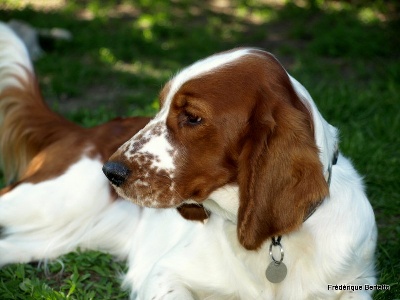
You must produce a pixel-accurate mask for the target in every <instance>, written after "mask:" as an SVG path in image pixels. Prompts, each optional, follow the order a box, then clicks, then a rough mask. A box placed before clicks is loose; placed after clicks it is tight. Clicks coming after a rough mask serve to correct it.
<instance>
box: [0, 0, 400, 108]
mask: <svg viewBox="0 0 400 300" xmlns="http://www.w3.org/2000/svg"><path fill="white" fill-rule="evenodd" d="M221 3H222V2H221ZM257 3H259V2H258V1H231V2H227V3H225V5H222V4H221V5H219V6H218V5H217V4H213V1H204V2H201V3H200V4H199V3H198V2H197V3H196V4H194V1H176V2H171V1H160V0H159V1H147V0H141V1H94V0H92V1H69V2H68V4H67V5H65V6H61V7H59V9H57V10H49V11H45V10H38V9H34V8H32V7H31V8H25V9H22V10H12V9H9V10H3V11H2V18H3V19H4V20H8V19H11V18H16V19H21V20H24V21H27V22H29V23H30V24H32V25H33V26H35V27H38V28H49V27H63V28H66V29H68V30H70V31H71V32H72V33H73V35H74V39H73V41H72V42H70V43H56V44H55V45H53V49H52V51H51V52H48V55H47V56H45V57H44V58H42V59H41V60H39V61H38V62H37V64H36V65H37V70H38V73H39V78H40V81H41V85H42V88H43V93H44V94H45V96H46V99H48V101H50V102H51V103H52V105H53V106H54V105H56V106H58V109H59V110H60V111H61V112H63V113H65V112H71V111H76V110H77V109H80V108H82V107H87V108H88V109H93V108H96V107H99V106H104V107H106V110H109V109H111V110H115V111H116V113H118V114H121V113H124V114H126V112H127V111H128V112H129V114H153V113H154V112H155V110H156V108H157V104H156V102H157V93H158V91H159V89H160V88H161V86H162V85H163V83H165V82H166V80H167V79H168V78H169V77H170V76H171V75H172V74H174V73H175V72H176V71H177V70H178V69H179V68H181V67H183V66H185V65H187V64H189V63H191V62H193V61H195V60H197V59H199V58H202V57H205V56H208V55H210V54H212V53H215V52H218V51H223V50H227V49H230V48H233V47H238V46H255V47H261V48H264V49H266V50H269V51H271V52H273V53H275V54H276V55H277V56H278V57H279V58H280V59H281V60H282V62H283V64H284V65H285V66H286V67H287V68H295V69H299V72H301V68H300V67H299V66H301V65H302V63H303V61H306V60H307V59H308V60H310V59H315V57H326V58H331V61H330V62H328V63H331V64H340V63H343V61H342V60H341V59H342V58H353V59H358V60H359V59H371V58H376V57H377V56H380V57H382V56H391V55H393V53H396V49H395V47H398V45H399V44H400V43H399V38H398V37H397V36H398V35H396V34H394V32H393V30H394V29H392V28H393V26H392V25H391V23H389V22H381V21H380V20H379V13H377V12H374V11H373V10H372V9H370V10H368V9H365V8H363V7H351V6H348V5H345V4H343V5H342V6H341V7H340V9H339V8H329V7H328V8H322V7H321V8H319V7H314V8H313V9H309V8H307V7H298V6H296V5H294V4H291V3H289V4H287V5H275V6H273V5H268V4H257ZM363 11H364V14H363ZM395 37H397V38H395ZM335 59H336V61H335Z"/></svg>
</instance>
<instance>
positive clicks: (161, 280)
mask: <svg viewBox="0 0 400 300" xmlns="http://www.w3.org/2000/svg"><path fill="white" fill-rule="evenodd" d="M136 295H137V296H136V297H134V299H136V300H195V298H194V297H193V295H192V293H191V292H190V291H189V289H188V288H186V287H185V284H184V283H183V282H181V281H180V280H179V279H178V278H177V277H176V276H174V275H172V274H170V273H168V272H162V271H158V272H155V273H154V274H150V275H149V277H148V278H147V279H146V281H145V282H144V284H143V286H142V288H141V289H140V290H139V291H138V292H137V294H136Z"/></svg>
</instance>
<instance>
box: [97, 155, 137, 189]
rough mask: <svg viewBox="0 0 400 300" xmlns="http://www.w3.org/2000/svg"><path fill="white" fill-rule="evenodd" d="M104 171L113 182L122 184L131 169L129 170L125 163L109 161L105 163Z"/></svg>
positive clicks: (118, 184)
mask: <svg viewBox="0 0 400 300" xmlns="http://www.w3.org/2000/svg"><path fill="white" fill-rule="evenodd" d="M103 172H104V174H105V175H106V176H107V178H108V180H110V181H111V183H112V184H114V185H115V186H120V185H121V184H123V183H124V182H125V180H126V179H127V178H128V176H129V174H130V173H131V170H129V169H128V167H127V166H125V165H124V164H123V163H120V162H115V161H109V162H106V163H105V164H104V166H103Z"/></svg>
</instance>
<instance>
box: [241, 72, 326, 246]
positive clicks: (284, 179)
mask: <svg viewBox="0 0 400 300" xmlns="http://www.w3.org/2000/svg"><path fill="white" fill-rule="evenodd" d="M282 71H283V70H282ZM271 77H272V78H273V79H271V78H270V79H269V82H267V80H265V81H266V82H264V83H263V84H262V85H263V86H262V87H260V92H259V95H258V98H257V99H255V101H256V103H255V105H254V107H253V110H252V114H251V117H250V120H249V124H248V131H247V134H246V137H245V139H244V143H243V148H242V151H241V154H240V157H239V162H238V184H239V193H240V206H239V212H238V228H237V230H238V237H239V241H240V243H241V244H242V245H243V246H244V247H245V248H246V249H249V250H254V249H257V248H259V247H260V246H261V244H262V243H263V242H264V241H265V240H266V239H268V238H270V237H272V236H279V235H283V234H285V233H288V232H290V231H293V230H295V229H297V228H298V227H299V226H300V225H301V224H302V222H303V219H304V217H305V215H306V214H307V211H308V209H309V208H310V207H311V206H312V205H314V204H316V203H318V202H319V201H320V200H322V199H323V198H324V197H326V196H327V195H328V185H327V183H326V181H325V179H324V176H323V168H322V164H321V162H320V160H319V153H318V149H317V146H316V144H315V141H314V135H313V126H312V119H311V116H310V114H309V113H308V111H307V109H306V108H305V106H304V105H303V103H302V102H301V101H300V99H299V98H298V96H297V95H296V93H295V91H294V90H293V87H292V85H291V84H290V81H289V78H288V76H287V74H286V72H284V71H283V72H277V73H275V74H273V76H271ZM272 81H273V82H272Z"/></svg>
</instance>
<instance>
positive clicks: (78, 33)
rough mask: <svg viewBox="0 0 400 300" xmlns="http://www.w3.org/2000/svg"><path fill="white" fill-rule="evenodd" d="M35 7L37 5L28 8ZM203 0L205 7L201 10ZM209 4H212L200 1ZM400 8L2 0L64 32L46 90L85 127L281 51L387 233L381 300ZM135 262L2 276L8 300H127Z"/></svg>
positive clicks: (399, 86)
mask: <svg viewBox="0 0 400 300" xmlns="http://www.w3.org/2000/svg"><path fill="white" fill-rule="evenodd" d="M27 3H31V4H30V5H28V4H27ZM195 3H196V4H195ZM199 3H200V4H199ZM399 12H400V5H399V4H397V1H385V0H369V1H361V0H360V1H352V5H350V4H349V1H323V0H320V1H318V0H315V1H300V0H299V1H283V0H282V1H279V0H274V1H272V0H264V1H256V0H232V1H189V0H176V1H167V0H155V1H150V0H137V1H133V0H132V1H128V0H119V1H117V0H108V1H105V0H104V1H100V0H85V1H78V0H74V1H67V2H65V1H62V0H54V1H39V0H32V1H26V0H24V1H23V0H20V1H19V0H3V1H0V20H2V21H8V20H10V19H20V20H24V21H27V22H29V23H30V24H31V25H33V26H35V27H38V28H52V27H61V28H65V29H68V30H69V31H70V32H71V33H72V34H73V40H72V41H57V42H55V43H51V44H50V43H47V44H46V54H45V55H43V56H42V57H41V58H40V59H38V60H37V61H36V62H35V67H36V71H37V74H38V77H39V80H40V85H41V88H42V92H43V95H44V97H45V99H46V100H47V101H48V103H49V105H50V106H51V107H52V108H53V109H54V110H56V111H58V112H60V113H61V114H63V115H65V116H66V117H67V118H69V119H71V120H74V121H76V122H78V123H80V124H83V125H85V126H91V125H94V124H97V123H100V122H103V121H105V120H108V119H110V118H112V117H114V116H117V115H154V113H155V112H156V111H157V108H158V102H157V96H158V92H159V90H160V88H161V87H162V85H163V84H164V83H165V82H166V80H167V79H168V78H169V77H170V76H171V75H173V74H174V73H176V72H177V71H178V70H179V69H181V68H183V67H184V66H186V65H187V64H189V63H191V62H194V61H195V60H197V59H199V58H203V57H205V56H207V55H210V54H212V53H214V52H218V51H222V50H227V49H230V48H233V47H237V46H255V47H260V48H264V49H266V50H269V51H271V52H272V53H274V54H275V55H276V56H277V57H278V59H280V60H281V62H282V63H283V64H284V66H285V67H286V68H287V69H288V70H289V72H290V73H291V74H293V75H294V77H296V78H297V79H298V80H299V81H300V82H302V83H303V84H304V85H305V86H306V87H307V89H308V90H309V91H310V93H311V95H312V96H313V98H314V100H315V101H316V103H317V105H318V106H319V108H320V110H321V111H322V114H323V115H324V116H325V118H326V119H327V120H328V121H329V122H330V123H331V124H333V125H335V126H336V127H338V128H339V129H340V132H341V143H340V149H341V151H342V152H343V153H344V154H345V155H347V156H348V157H350V158H351V159H352V160H353V162H354V164H355V166H356V168H357V169H358V170H359V172H360V173H361V174H363V176H364V178H365V182H366V186H367V191H368V195H369V199H370V201H371V203H372V205H373V207H374V210H375V213H376V219H377V222H378V227H379V242H378V249H377V269H378V271H379V282H378V283H380V284H387V285H390V287H391V289H390V291H379V292H376V293H375V294H374V299H376V300H378V299H379V300H381V299H391V300H392V299H400V175H399V172H398V169H399V167H400V150H399V149H400V134H399V133H400V97H399V95H400V35H399V33H398V32H400V26H399V25H400V20H399ZM124 269H125V266H124V263H123V262H117V261H114V259H113V258H112V257H110V256H109V255H106V254H102V253H98V252H86V253H71V254H68V255H66V256H64V257H61V258H60V259H59V260H57V261H54V262H48V263H41V264H37V263H33V264H15V265H10V266H7V267H4V268H3V269H1V270H0V299H126V298H127V297H128V293H127V292H126V291H122V290H121V289H120V288H119V278H120V274H122V273H123V272H124Z"/></svg>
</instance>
